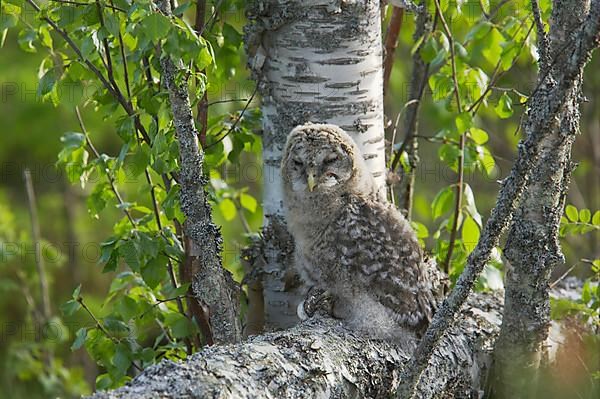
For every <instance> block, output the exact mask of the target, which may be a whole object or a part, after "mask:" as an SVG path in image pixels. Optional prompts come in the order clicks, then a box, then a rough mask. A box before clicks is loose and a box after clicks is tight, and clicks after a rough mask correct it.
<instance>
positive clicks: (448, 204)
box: [431, 187, 454, 220]
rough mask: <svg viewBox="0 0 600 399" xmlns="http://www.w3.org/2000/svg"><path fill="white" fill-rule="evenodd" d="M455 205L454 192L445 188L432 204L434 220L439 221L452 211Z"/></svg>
mask: <svg viewBox="0 0 600 399" xmlns="http://www.w3.org/2000/svg"><path fill="white" fill-rule="evenodd" d="M453 203H454V190H453V189H452V187H445V188H443V189H442V190H440V192H438V194H437V195H436V196H435V198H434V199H433V203H432V204H431V214H432V217H433V219H434V220H435V219H437V218H439V217H440V216H442V215H443V214H445V213H446V212H449V211H450V210H451V209H452V204H453Z"/></svg>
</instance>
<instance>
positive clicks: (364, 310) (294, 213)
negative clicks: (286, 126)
mask: <svg viewBox="0 0 600 399" xmlns="http://www.w3.org/2000/svg"><path fill="white" fill-rule="evenodd" d="M282 176H283V186H284V195H285V207H286V210H287V221H288V227H289V230H290V232H291V233H292V235H293V236H294V239H295V243H296V252H295V265H296V267H297V269H298V271H299V273H300V275H301V276H302V277H303V278H304V280H305V281H306V282H307V283H308V285H311V286H316V287H318V288H321V289H325V290H327V291H329V292H330V293H331V294H332V296H333V303H334V308H333V312H334V315H335V316H337V317H340V318H342V319H344V320H346V321H347V323H348V325H349V326H350V327H351V328H354V329H358V330H363V331H367V332H369V333H372V335H375V336H380V337H389V336H394V335H395V334H396V333H395V331H396V330H398V326H402V327H405V328H409V329H411V330H421V329H422V328H423V327H424V326H425V325H427V323H428V321H429V320H430V318H431V316H432V314H433V312H434V310H435V306H436V295H437V294H436V291H437V290H438V288H439V280H438V281H435V280H436V279H437V278H438V277H437V276H438V274H437V271H436V269H435V265H434V264H433V262H428V261H424V256H423V251H422V250H421V247H420V245H419V242H418V240H417V237H416V235H415V233H414V231H413V230H412V228H411V226H410V224H409V223H408V221H407V220H406V219H405V218H404V217H403V216H402V214H401V213H400V212H399V211H398V210H397V209H396V208H395V207H394V206H393V205H391V204H389V203H387V202H386V201H385V200H383V199H381V198H380V197H379V195H378V193H377V189H376V187H375V183H374V180H373V177H372V176H371V174H370V173H369V171H368V170H367V168H366V166H365V163H364V160H363V159H362V155H361V154H360V151H359V150H358V147H357V146H356V144H355V143H354V141H353V140H352V139H351V138H350V136H348V135H347V134H346V133H345V132H344V131H343V130H342V129H340V128H339V127H337V126H333V125H323V124H306V125H303V126H298V127H296V128H295V129H294V130H292V132H291V133H290V135H289V137H288V141H287V144H286V147H285V152H284V155H283V158H282Z"/></svg>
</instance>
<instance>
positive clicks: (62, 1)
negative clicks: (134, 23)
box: [49, 0, 127, 12]
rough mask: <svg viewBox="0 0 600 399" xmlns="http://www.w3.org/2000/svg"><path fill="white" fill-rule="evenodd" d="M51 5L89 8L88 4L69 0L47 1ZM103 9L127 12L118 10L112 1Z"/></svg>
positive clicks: (121, 10) (121, 9)
mask: <svg viewBox="0 0 600 399" xmlns="http://www.w3.org/2000/svg"><path fill="white" fill-rule="evenodd" d="M49 1H51V2H53V3H62V4H70V5H74V6H89V5H90V3H83V2H80V1H70V0H49ZM103 5H104V7H108V8H110V9H113V10H115V11H120V12H127V10H125V9H123V8H120V7H116V6H115V5H114V4H113V3H112V1H111V5H107V4H103Z"/></svg>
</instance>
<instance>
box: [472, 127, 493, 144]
mask: <svg viewBox="0 0 600 399" xmlns="http://www.w3.org/2000/svg"><path fill="white" fill-rule="evenodd" d="M469 136H470V137H471V140H473V141H474V142H475V144H479V145H481V144H485V143H487V142H488V140H489V136H488V134H487V133H486V132H485V130H481V129H479V128H476V127H472V128H471V129H470V130H469Z"/></svg>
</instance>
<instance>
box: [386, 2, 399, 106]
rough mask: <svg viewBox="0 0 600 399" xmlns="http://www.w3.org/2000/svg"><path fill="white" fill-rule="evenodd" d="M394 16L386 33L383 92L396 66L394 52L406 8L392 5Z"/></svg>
mask: <svg viewBox="0 0 600 399" xmlns="http://www.w3.org/2000/svg"><path fill="white" fill-rule="evenodd" d="M392 7H393V10H392V17H391V19H390V25H389V27H388V29H387V32H386V34H385V44H384V49H385V57H384V59H383V93H384V95H385V93H386V92H387V87H388V84H389V81H390V75H391V74H392V67H393V66H394V53H395V52H396V46H397V43H398V35H399V34H400V29H402V18H404V9H402V8H398V7H395V6H392Z"/></svg>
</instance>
